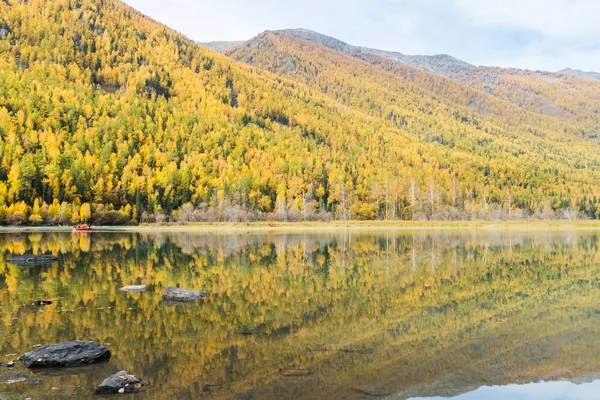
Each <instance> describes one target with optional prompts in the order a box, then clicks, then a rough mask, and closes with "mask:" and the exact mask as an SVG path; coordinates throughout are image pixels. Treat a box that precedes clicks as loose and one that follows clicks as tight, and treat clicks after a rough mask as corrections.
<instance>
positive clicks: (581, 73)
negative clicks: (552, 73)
mask: <svg viewBox="0 0 600 400" xmlns="http://www.w3.org/2000/svg"><path fill="white" fill-rule="evenodd" d="M558 72H560V73H563V74H567V75H572V76H576V77H578V78H590V79H597V80H600V73H599V72H593V71H582V70H580V69H572V68H565V69H563V70H560V71H558Z"/></svg>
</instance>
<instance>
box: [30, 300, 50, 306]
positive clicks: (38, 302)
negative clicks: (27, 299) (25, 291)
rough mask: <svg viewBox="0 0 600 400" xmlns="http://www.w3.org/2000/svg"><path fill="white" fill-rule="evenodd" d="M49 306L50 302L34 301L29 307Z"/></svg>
mask: <svg viewBox="0 0 600 400" xmlns="http://www.w3.org/2000/svg"><path fill="white" fill-rule="evenodd" d="M50 304H52V301H51V300H36V301H34V302H33V303H31V305H33V306H38V307H43V306H49V305H50Z"/></svg>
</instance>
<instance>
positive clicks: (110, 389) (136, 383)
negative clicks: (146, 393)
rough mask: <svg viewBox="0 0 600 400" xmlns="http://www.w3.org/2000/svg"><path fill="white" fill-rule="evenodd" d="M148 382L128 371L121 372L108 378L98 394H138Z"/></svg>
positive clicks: (98, 390)
mask: <svg viewBox="0 0 600 400" xmlns="http://www.w3.org/2000/svg"><path fill="white" fill-rule="evenodd" d="M147 385H148V382H146V381H145V380H143V379H142V378H138V377H137V376H135V375H131V374H130V373H129V372H127V371H120V372H117V373H116V374H114V375H111V376H109V377H108V378H106V379H105V380H104V381H103V382H102V383H101V384H100V386H98V389H96V394H118V393H137V392H139V391H140V389H141V388H142V387H143V386H147Z"/></svg>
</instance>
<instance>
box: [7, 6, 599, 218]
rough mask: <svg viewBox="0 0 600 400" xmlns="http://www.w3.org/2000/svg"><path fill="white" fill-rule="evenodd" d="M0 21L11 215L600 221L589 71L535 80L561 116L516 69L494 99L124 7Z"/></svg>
mask: <svg viewBox="0 0 600 400" xmlns="http://www.w3.org/2000/svg"><path fill="white" fill-rule="evenodd" d="M0 26H1V27H2V29H3V30H2V32H3V33H2V36H1V37H0V154H1V157H0V223H3V224H59V223H60V224H68V223H75V222H79V221H83V220H90V221H92V222H94V223H97V224H108V223H131V222H138V221H153V220H157V221H165V220H179V221H225V220H232V221H248V220H253V219H273V220H300V219H322V220H329V219H331V218H339V219H348V218H352V219H375V218H389V219H392V218H401V219H426V218H428V219H458V218H463V219H464V218H476V219H479V218H485V219H490V218H491V219H499V218H530V217H533V218H553V217H563V218H575V217H577V216H581V215H584V216H586V217H591V218H595V217H598V216H599V215H598V211H597V210H599V209H600V201H599V200H598V196H600V188H599V187H598V182H599V181H600V168H599V167H600V151H598V150H600V146H599V144H598V142H597V136H596V135H597V133H598V130H597V129H596V128H595V123H596V122H595V121H596V120H595V119H594V118H597V114H598V113H597V112H596V113H595V112H594V110H595V109H596V110H597V102H596V100H595V99H596V98H597V96H598V94H599V93H600V89H598V87H597V86H595V85H593V84H590V81H589V80H581V79H578V78H575V77H570V76H567V75H564V74H563V75H560V76H554V75H553V76H551V77H550V78H547V77H546V76H541V77H540V78H539V80H540V81H539V82H537V83H535V84H532V83H531V82H530V81H529V78H528V77H526V79H524V82H521V83H519V84H520V85H521V86H522V87H526V86H527V85H529V86H527V87H528V88H529V87H530V88H531V90H532V91H537V90H543V91H546V92H541V93H542V94H543V95H544V96H546V97H548V98H549V99H550V100H551V101H555V102H557V101H558V99H559V98H560V97H561V96H563V92H562V90H563V89H560V90H558V91H557V92H556V93H554V92H552V90H553V88H554V87H555V85H553V84H550V83H551V82H553V81H554V80H555V79H560V80H561V82H562V81H564V82H565V83H564V85H565V87H566V88H568V89H569V91H570V96H571V97H570V98H571V99H573V103H572V104H570V108H561V107H562V105H563V103H558V102H557V103H556V106H557V107H559V108H560V109H561V110H563V109H564V110H565V111H568V112H570V113H571V115H567V116H563V115H559V114H557V115H546V113H541V112H538V111H536V110H535V107H537V106H535V107H534V106H533V105H528V104H518V103H519V96H516V95H513V92H512V91H511V90H510V87H512V86H515V85H516V83H518V82H520V80H523V79H522V78H521V77H520V76H519V75H518V74H516V75H515V76H514V77H511V79H510V80H508V79H507V80H502V79H504V78H502V79H500V78H495V79H496V81H495V82H492V83H490V84H493V88H492V90H496V88H497V89H498V91H499V93H497V94H494V93H488V92H489V90H486V88H485V87H483V88H480V87H479V86H478V85H481V84H482V82H483V83H485V82H486V81H488V80H490V79H488V75H489V74H492V72H494V71H492V72H489V73H487V75H486V74H482V75H481V76H479V75H473V74H470V73H469V74H467V77H473V76H477V78H476V79H474V78H473V79H474V81H473V82H467V79H466V78H465V82H461V81H460V79H457V78H455V79H448V78H445V77H443V76H440V75H437V74H434V73H431V72H428V71H423V70H421V69H417V68H413V67H411V66H408V65H404V64H401V63H399V62H397V61H393V60H391V59H389V58H387V57H383V56H381V55H377V54H367V53H363V52H361V53H360V57H358V58H357V57H354V56H351V55H349V54H346V53H345V52H340V51H337V50H334V49H331V48H329V47H328V46H323V45H321V44H317V43H313V42H311V41H307V40H304V39H301V38H298V37H296V36H293V35H290V34H287V33H285V32H267V33H264V34H262V35H259V36H258V37H257V38H255V39H253V40H251V41H249V42H245V43H244V44H242V45H238V46H237V47H235V48H233V49H231V50H229V51H228V52H227V54H229V56H224V55H221V54H219V53H217V52H215V51H212V50H210V49H208V48H207V47H205V46H202V45H199V44H197V43H194V42H192V41H190V40H189V39H187V38H186V37H184V36H182V35H180V34H178V33H177V32H175V31H173V30H172V29H170V28H168V27H165V26H163V25H160V24H158V23H157V22H155V21H152V20H151V19H149V18H146V17H145V16H143V15H142V14H140V13H138V12H137V11H135V10H134V9H132V8H130V7H128V6H126V5H124V4H123V3H121V2H119V1H117V0H103V1H100V0H78V1H73V0H56V1H53V2H50V3H49V2H47V1H45V0H28V1H27V0H11V1H10V2H0ZM219 46H221V47H222V48H223V44H220V45H219ZM442 59H443V58H442ZM240 61H243V62H240ZM247 64H251V65H247ZM457 65H458V64H457ZM450 69H451V70H453V71H454V70H460V68H454V67H452V68H449V70H450ZM462 70H463V73H465V74H466V72H465V71H467V69H465V68H463V69H462ZM470 70H474V71H477V69H472V68H471V69H470ZM470 70H469V71H470ZM460 73H461V72H454V73H453V74H454V75H456V76H459V75H460ZM494 73H495V74H496V75H494V76H497V77H502V76H503V75H501V74H499V73H497V72H494ZM502 74H506V72H505V71H502ZM547 80H549V82H546V81H547ZM511 85H512V86H511ZM515 87H517V86H515ZM540 88H541V89H540ZM500 89H503V90H506V93H505V92H502V91H500ZM519 90H520V89H519ZM517 92H518V93H521V92H519V91H517ZM557 93H558V94H557ZM536 94H537V93H536ZM552 96H554V97H552ZM555 99H556V100H555ZM594 104H595V105H596V106H595V107H596V108H595V109H594ZM594 116H595V117H594Z"/></svg>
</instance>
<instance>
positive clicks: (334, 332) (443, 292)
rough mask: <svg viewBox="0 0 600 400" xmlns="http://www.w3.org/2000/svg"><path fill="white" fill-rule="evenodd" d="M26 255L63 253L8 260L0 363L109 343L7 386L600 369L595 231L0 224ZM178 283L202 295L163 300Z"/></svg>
mask: <svg viewBox="0 0 600 400" xmlns="http://www.w3.org/2000/svg"><path fill="white" fill-rule="evenodd" d="M24 253H34V254H44V253H53V254H57V255H58V256H59V258H60V261H59V262H58V263H57V264H54V265H49V266H38V267H19V266H16V265H11V264H6V263H5V262H3V261H0V361H2V362H4V361H7V360H8V359H11V358H14V356H10V355H11V354H22V353H24V352H26V351H28V350H30V349H32V348H33V347H34V346H36V345H38V344H49V343H55V342H59V341H67V340H73V339H80V340H95V341H99V342H101V343H109V344H110V347H111V350H112V352H113V357H112V359H111V361H110V362H109V363H107V364H103V365H100V366H96V367H94V368H90V369H86V368H83V369H78V370H73V371H68V370H67V371H64V372H65V374H58V375H57V374H44V375H35V376H32V377H31V378H30V379H28V380H27V381H25V382H17V383H13V384H10V385H6V384H3V383H4V382H5V381H6V379H7V378H8V376H9V375H11V374H13V373H25V374H30V372H29V371H26V370H23V369H22V368H17V369H16V370H15V371H7V370H1V369H0V395H1V394H2V393H7V394H21V395H25V394H26V395H28V396H32V397H33V398H57V399H58V398H85V397H88V396H89V395H90V394H91V393H92V392H93V389H94V388H95V387H96V386H97V385H98V384H99V383H100V382H101V381H102V380H103V379H104V378H105V377H107V376H108V375H110V374H111V373H113V372H116V371H118V370H120V369H127V370H129V371H130V372H132V373H134V374H136V375H138V376H141V377H143V378H145V379H146V380H147V381H149V382H150V384H151V386H149V387H148V388H147V390H146V391H145V392H144V393H141V394H139V395H137V396H136V397H138V398H140V399H167V398H168V399H171V398H217V399H218V398H239V399H251V398H253V399H282V398H283V399H285V398H300V399H322V398H328V399H329V398H331V399H337V398H339V399H346V398H350V399H353V398H370V397H374V396H387V395H390V396H392V397H393V398H396V399H407V398H410V397H427V396H430V397H431V396H443V397H452V396H457V395H460V394H463V393H467V392H472V391H473V390H476V389H477V388H479V387H481V386H494V385H496V386H497V385H507V384H512V383H519V384H522V383H528V382H536V381H540V380H550V381H555V380H562V379H566V380H575V379H577V378H581V377H586V376H590V375H594V374H598V373H599V372H600V357H599V356H600V335H599V334H600V304H598V302H599V300H598V299H599V298H600V296H599V295H600V264H599V262H600V256H599V254H598V236H597V235H596V234H595V233H583V232H582V233H564V232H561V233H555V234H539V233H538V234H523V233H516V232H508V231H502V232H496V233H487V232H485V233H482V232H478V233H468V234H466V233H447V232H446V233H440V232H437V233H426V232H419V233H415V234H413V233H394V232H392V231H389V232H381V233H340V234H318V235H308V234H277V235H200V234H191V233H169V234H167V233H158V234H155V233H153V234H130V233H101V232H94V233H93V234H90V235H72V234H71V233H37V232H36V233H27V234H23V238H22V239H19V238H17V235H16V234H11V233H3V234H0V256H2V259H6V258H9V257H10V256H11V255H14V254H24ZM125 285H148V286H149V290H148V291H147V292H144V293H123V292H120V291H119V290H118V289H119V288H120V287H122V286H125ZM177 285H179V286H181V287H185V288H188V289H196V290H204V291H207V292H209V293H210V296H209V297H208V298H206V299H204V300H203V301H202V302H201V303H199V304H194V305H185V306H175V307H169V306H166V305H165V304H164V303H163V302H162V301H161V294H162V290H163V289H164V288H165V287H167V286H177ZM35 299H50V300H53V301H54V303H53V304H52V305H50V306H46V307H35V306H31V305H30V304H31V302H32V300H35ZM34 379H41V380H42V384H40V385H32V384H31V383H32V382H34ZM36 383H39V382H37V381H36ZM510 387H511V386H509V388H510ZM535 387H538V386H535ZM51 388H54V390H50V389H51ZM481 390H484V389H481ZM474 393H477V392H474ZM36 396H37V397H36ZM465 398H467V397H465ZM567 398H569V399H570V398H571V397H567ZM572 398H573V399H575V398H578V397H572ZM528 399H529V398H528Z"/></svg>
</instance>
